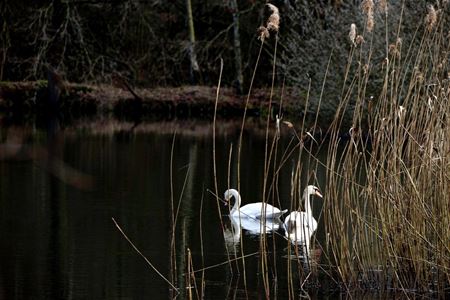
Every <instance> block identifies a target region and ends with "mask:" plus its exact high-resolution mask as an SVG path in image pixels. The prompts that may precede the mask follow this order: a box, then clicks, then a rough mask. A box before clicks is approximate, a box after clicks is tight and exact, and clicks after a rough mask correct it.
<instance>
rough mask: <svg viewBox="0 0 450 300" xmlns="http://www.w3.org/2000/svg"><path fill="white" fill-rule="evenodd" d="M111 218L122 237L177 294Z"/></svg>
mask: <svg viewBox="0 0 450 300" xmlns="http://www.w3.org/2000/svg"><path fill="white" fill-rule="evenodd" d="M111 219H112V221H113V222H114V225H116V227H117V229H118V230H119V231H120V233H121V234H122V235H123V237H124V238H125V239H126V240H127V241H128V243H130V245H131V247H133V249H134V250H135V251H136V252H137V253H138V254H139V255H140V256H141V257H142V258H143V259H144V260H145V262H146V263H147V264H148V265H149V266H150V267H151V268H152V269H153V270H154V271H155V272H156V274H158V275H159V277H161V278H162V279H164V281H165V282H167V283H168V284H169V285H170V286H171V287H172V288H173V289H174V290H175V291H176V292H177V293H178V294H179V293H180V292H179V291H178V289H177V288H176V287H175V286H174V285H173V284H172V283H171V282H170V281H169V280H168V279H167V278H166V277H164V275H163V274H161V272H159V271H158V269H156V267H155V266H153V264H152V263H151V262H150V261H149V260H148V258H147V257H145V256H144V254H142V252H141V251H139V249H138V248H137V247H136V246H135V245H134V244H133V242H132V241H131V240H130V239H129V238H128V236H127V235H126V234H125V232H123V230H122V228H120V226H119V224H117V222H116V220H115V219H114V218H111Z"/></svg>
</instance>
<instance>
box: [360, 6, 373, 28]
mask: <svg viewBox="0 0 450 300" xmlns="http://www.w3.org/2000/svg"><path fill="white" fill-rule="evenodd" d="M361 8H362V10H363V12H364V14H366V16H367V21H366V27H367V31H368V32H372V30H373V27H374V25H375V20H374V16H373V8H374V4H373V0H364V1H363V2H362V3H361Z"/></svg>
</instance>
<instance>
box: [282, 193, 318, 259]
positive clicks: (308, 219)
mask: <svg viewBox="0 0 450 300" xmlns="http://www.w3.org/2000/svg"><path fill="white" fill-rule="evenodd" d="M311 195H316V196H318V197H321V198H322V194H321V193H320V192H319V189H318V188H317V187H315V186H313V185H309V186H307V187H306V188H305V190H304V192H303V199H304V201H305V211H293V212H291V213H290V214H289V215H288V216H287V217H286V219H285V220H284V229H285V235H286V237H287V238H289V240H290V241H291V242H292V243H293V244H297V245H298V244H302V245H303V246H304V247H305V249H306V250H309V244H310V240H311V236H312V235H313V233H314V232H315V231H316V229H317V221H316V219H314V217H313V215H312V209H311V204H310V197H311Z"/></svg>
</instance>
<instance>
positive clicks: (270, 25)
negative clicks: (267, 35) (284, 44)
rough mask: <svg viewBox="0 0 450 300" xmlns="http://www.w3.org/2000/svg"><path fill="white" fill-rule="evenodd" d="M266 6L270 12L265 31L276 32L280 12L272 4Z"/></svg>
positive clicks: (278, 25)
mask: <svg viewBox="0 0 450 300" xmlns="http://www.w3.org/2000/svg"><path fill="white" fill-rule="evenodd" d="M267 6H268V7H269V10H270V11H271V14H270V16H269V19H268V20H267V29H268V30H271V31H275V32H278V29H279V28H280V12H279V10H278V8H277V7H276V6H275V5H273V4H270V3H268V4H267Z"/></svg>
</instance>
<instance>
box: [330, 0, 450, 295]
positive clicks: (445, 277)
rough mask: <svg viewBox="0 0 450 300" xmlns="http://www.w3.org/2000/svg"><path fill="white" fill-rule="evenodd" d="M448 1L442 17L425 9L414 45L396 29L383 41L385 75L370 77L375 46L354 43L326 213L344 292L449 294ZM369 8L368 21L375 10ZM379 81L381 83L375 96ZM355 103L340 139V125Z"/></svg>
mask: <svg viewBox="0 0 450 300" xmlns="http://www.w3.org/2000/svg"><path fill="white" fill-rule="evenodd" d="M367 2H368V3H369V2H371V1H367ZM443 5H444V6H443V7H441V8H440V10H439V11H440V12H441V14H437V13H436V10H435V9H434V8H433V7H429V8H428V15H427V16H426V17H425V18H424V22H423V23H422V24H420V25H419V26H418V28H417V34H416V35H415V37H414V39H413V40H412V41H411V42H410V45H404V44H403V41H402V38H401V31H400V29H399V30H398V32H397V36H393V37H389V36H388V35H387V36H386V49H387V50H386V57H385V59H384V61H383V62H382V69H381V71H380V72H381V74H373V73H375V70H374V69H372V65H373V64H375V63H376V62H374V61H373V59H372V57H371V53H372V50H373V49H371V48H370V47H371V45H368V46H367V47H369V48H368V49H365V50H366V51H363V49H355V47H361V48H362V47H366V46H364V44H363V45H361V46H357V45H353V46H352V50H351V53H350V59H349V60H348V67H349V68H347V69H350V65H351V64H353V60H354V59H356V60H357V62H356V63H357V65H358V66H357V67H356V71H355V73H354V74H350V73H349V74H348V76H349V81H350V84H348V85H346V86H345V87H344V89H343V93H342V97H341V103H340V106H339V108H338V112H337V114H336V116H335V120H336V122H335V123H334V124H333V126H334V127H333V128H332V130H331V134H330V142H329V148H328V151H329V152H328V159H327V168H328V174H327V187H326V190H325V195H326V202H325V212H324V219H325V225H326V230H327V232H328V233H329V234H330V252H331V253H330V255H331V256H332V265H333V271H335V274H337V275H338V277H339V278H340V280H341V281H342V282H344V283H345V284H346V285H347V286H348V287H351V286H360V287H376V288H395V289H401V290H402V291H405V292H406V291H430V290H432V291H437V292H444V290H445V289H447V292H448V289H449V284H448V282H450V268H449V266H450V213H449V212H450V198H449V197H450V196H449V195H450V193H449V192H450V190H449V189H450V188H449V183H450V156H449V155H450V130H449V128H450V121H449V120H450V118H449V117H448V116H449V115H450V103H449V95H450V80H449V77H448V76H449V74H448V53H449V50H450V47H449V43H448V21H449V20H448V14H447V15H446V14H445V13H443V11H444V9H448V7H446V6H445V5H446V4H445V3H443ZM365 12H366V13H367V14H368V17H370V14H371V13H372V12H371V8H370V7H369V8H366V10H365ZM369 23H370V22H369V21H368V24H367V26H369ZM386 26H387V25H386ZM398 26H399V28H400V27H401V24H398ZM369 31H370V30H369ZM367 34H369V33H367ZM352 36H353V34H352ZM389 40H394V42H393V43H391V44H388V41H389ZM405 49H406V50H405ZM354 50H356V51H354ZM358 50H359V53H358ZM363 53H367V56H364V55H363ZM373 75H380V77H381V78H382V83H381V84H380V85H379V89H378V91H377V92H376V93H375V94H369V92H368V85H369V83H370V80H371V78H372V76H373ZM351 102H354V103H355V104H354V106H353V107H354V110H353V114H352V126H351V128H347V129H346V130H345V131H347V134H346V136H348V139H349V140H348V141H343V139H342V129H343V128H340V124H341V123H342V120H343V118H344V117H343V116H344V112H345V111H347V110H348V109H349V108H350V103H351ZM364 177H365V178H364Z"/></svg>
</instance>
